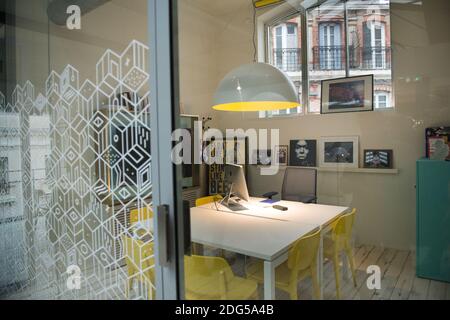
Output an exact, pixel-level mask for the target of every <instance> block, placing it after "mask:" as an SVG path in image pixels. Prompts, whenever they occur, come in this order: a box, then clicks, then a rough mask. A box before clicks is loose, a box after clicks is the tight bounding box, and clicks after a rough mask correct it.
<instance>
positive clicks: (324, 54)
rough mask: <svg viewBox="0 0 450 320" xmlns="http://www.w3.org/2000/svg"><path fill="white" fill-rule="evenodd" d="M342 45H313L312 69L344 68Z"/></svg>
mask: <svg viewBox="0 0 450 320" xmlns="http://www.w3.org/2000/svg"><path fill="white" fill-rule="evenodd" d="M344 69H345V47H344V46H318V47H313V70H344Z"/></svg>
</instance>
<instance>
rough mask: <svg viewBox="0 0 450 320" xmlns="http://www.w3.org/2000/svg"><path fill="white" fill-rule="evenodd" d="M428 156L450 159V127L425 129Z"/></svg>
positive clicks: (437, 158)
mask: <svg viewBox="0 0 450 320" xmlns="http://www.w3.org/2000/svg"><path fill="white" fill-rule="evenodd" d="M425 138H426V157H427V158H430V159H433V160H448V161H450V127H431V128H426V129H425Z"/></svg>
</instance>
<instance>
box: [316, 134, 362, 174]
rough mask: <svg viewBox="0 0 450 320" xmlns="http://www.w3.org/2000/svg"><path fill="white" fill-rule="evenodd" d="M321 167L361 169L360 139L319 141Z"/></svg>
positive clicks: (324, 138) (341, 138) (337, 138)
mask: <svg viewBox="0 0 450 320" xmlns="http://www.w3.org/2000/svg"><path fill="white" fill-rule="evenodd" d="M319 141H320V142H319V166H320V167H343V168H358V167H359V138H358V137H357V136H349V137H322V138H320V140H319Z"/></svg>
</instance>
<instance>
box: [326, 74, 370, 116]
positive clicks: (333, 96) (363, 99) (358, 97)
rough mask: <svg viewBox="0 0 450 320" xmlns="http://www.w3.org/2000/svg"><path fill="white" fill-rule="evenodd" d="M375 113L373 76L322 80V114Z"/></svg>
mask: <svg viewBox="0 0 450 320" xmlns="http://www.w3.org/2000/svg"><path fill="white" fill-rule="evenodd" d="M357 111H373V75H366V76H358V77H347V78H339V79H329V80H322V85H321V100H320V113H322V114H323V113H339V112H357Z"/></svg>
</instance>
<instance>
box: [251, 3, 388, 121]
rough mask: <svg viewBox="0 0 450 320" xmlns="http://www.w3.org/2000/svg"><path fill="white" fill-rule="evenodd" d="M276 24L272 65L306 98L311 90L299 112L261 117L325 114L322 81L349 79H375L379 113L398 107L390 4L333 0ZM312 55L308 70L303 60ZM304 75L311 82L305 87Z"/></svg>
mask: <svg viewBox="0 0 450 320" xmlns="http://www.w3.org/2000/svg"><path fill="white" fill-rule="evenodd" d="M345 18H346V19H347V20H345ZM302 19H305V20H306V21H305V24H306V26H307V30H306V31H307V32H306V33H307V35H308V37H307V41H306V43H307V46H306V47H305V48H302V46H301V39H302V33H301V31H302V30H301V27H300V26H301V22H302ZM274 21H276V22H274V23H272V24H270V23H269V24H268V25H267V26H266V27H267V32H268V35H269V36H268V44H267V49H268V50H267V52H268V57H267V60H268V62H269V63H271V64H273V65H275V66H276V67H278V68H279V69H281V70H283V71H285V72H286V73H287V74H288V76H290V77H291V78H292V80H293V81H294V83H295V84H296V86H297V87H298V88H299V90H298V92H299V96H300V98H302V92H303V91H307V92H308V94H307V97H308V99H307V101H304V102H303V101H302V107H300V108H295V109H297V110H290V111H289V110H285V111H277V112H261V113H260V117H271V116H283V115H292V114H298V113H319V112H320V99H321V87H320V84H321V81H322V80H325V79H332V78H340V77H345V76H346V75H348V76H359V75H367V74H373V76H374V106H375V108H377V109H382V108H391V107H392V102H391V99H392V97H393V95H392V80H391V45H390V13H389V1H388V0H371V1H361V0H348V1H347V3H346V4H344V2H343V1H328V2H325V3H323V4H322V5H320V6H318V7H314V8H311V9H308V10H306V12H305V13H302V14H299V13H296V14H291V15H288V16H286V17H285V18H281V19H280V18H279V17H277V18H276V20H274ZM346 31H347V34H346ZM306 52H307V53H308V55H307V56H308V60H307V61H308V63H307V65H306V66H303V65H302V63H301V62H302V60H301V56H302V54H306ZM347 55H348V57H347ZM347 61H348V65H347ZM304 74H306V75H307V76H306V77H304V78H305V80H306V79H308V81H307V83H303V82H302V75H304ZM305 98H306V95H305Z"/></svg>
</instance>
